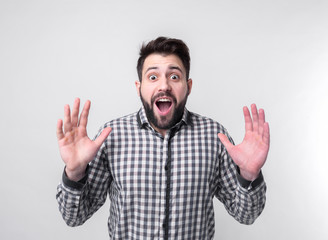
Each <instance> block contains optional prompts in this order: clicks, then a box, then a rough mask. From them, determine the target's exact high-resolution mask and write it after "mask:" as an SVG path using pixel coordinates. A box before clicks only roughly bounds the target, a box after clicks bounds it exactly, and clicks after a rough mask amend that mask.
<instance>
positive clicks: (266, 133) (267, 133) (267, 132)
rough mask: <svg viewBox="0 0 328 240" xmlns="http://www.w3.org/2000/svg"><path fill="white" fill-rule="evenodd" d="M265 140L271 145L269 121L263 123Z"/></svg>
mask: <svg viewBox="0 0 328 240" xmlns="http://www.w3.org/2000/svg"><path fill="white" fill-rule="evenodd" d="M263 141H264V143H265V144H267V145H268V146H270V128H269V123H267V122H265V123H264V125H263Z"/></svg>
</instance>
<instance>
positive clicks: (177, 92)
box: [136, 54, 192, 133]
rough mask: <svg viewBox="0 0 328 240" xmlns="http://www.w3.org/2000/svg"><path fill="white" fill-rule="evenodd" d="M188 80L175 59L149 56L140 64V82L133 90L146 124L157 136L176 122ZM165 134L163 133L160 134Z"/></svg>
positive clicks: (188, 86)
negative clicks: (152, 128) (141, 108)
mask: <svg viewBox="0 0 328 240" xmlns="http://www.w3.org/2000/svg"><path fill="white" fill-rule="evenodd" d="M191 87H192V80H191V79H189V80H188V81H186V70H185V68H184V66H183V63H182V61H181V60H180V58H179V57H177V56H176V55H166V56H164V55H161V54H151V55H149V56H148V57H147V58H146V59H145V62H144V65H143V69H142V82H139V81H137V82H136V88H137V91H138V94H139V96H140V98H141V101H142V103H143V105H144V108H145V110H146V115H147V118H148V120H149V122H150V124H151V125H152V126H153V127H154V128H155V129H156V130H157V131H159V132H161V133H163V130H167V129H169V128H171V127H173V126H174V125H175V124H176V123H177V122H178V121H180V119H181V117H182V115H183V111H184V107H185V105H186V102H187V98H188V95H189V94H190V91H191ZM164 132H165V131H164Z"/></svg>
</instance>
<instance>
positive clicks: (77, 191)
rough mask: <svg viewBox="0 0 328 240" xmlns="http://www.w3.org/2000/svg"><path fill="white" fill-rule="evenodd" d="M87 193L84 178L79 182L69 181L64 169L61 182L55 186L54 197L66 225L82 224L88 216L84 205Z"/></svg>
mask: <svg viewBox="0 0 328 240" xmlns="http://www.w3.org/2000/svg"><path fill="white" fill-rule="evenodd" d="M87 193H88V185H87V183H86V179H85V178H84V179H81V181H79V182H74V181H70V180H69V179H68V177H67V175H66V173H65V171H64V173H63V179H62V182H61V183H60V184H59V185H58V187H57V195H56V199H57V202H58V205H59V211H60V213H61V214H62V217H63V219H64V221H65V222H66V224H67V225H68V226H71V227H74V226H79V225H82V224H83V223H84V222H85V221H86V220H87V219H88V218H89V216H88V215H89V214H88V212H89V211H88V209H87V208H86V207H85V206H87V204H86V203H85V199H87V198H86V195H87Z"/></svg>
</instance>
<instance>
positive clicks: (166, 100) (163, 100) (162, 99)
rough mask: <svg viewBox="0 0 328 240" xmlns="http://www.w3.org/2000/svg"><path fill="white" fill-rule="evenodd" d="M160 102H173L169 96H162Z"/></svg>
mask: <svg viewBox="0 0 328 240" xmlns="http://www.w3.org/2000/svg"><path fill="white" fill-rule="evenodd" d="M158 102H171V100H170V99H167V98H161V99H159V100H158Z"/></svg>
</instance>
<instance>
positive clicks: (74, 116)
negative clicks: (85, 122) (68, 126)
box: [72, 98, 80, 127]
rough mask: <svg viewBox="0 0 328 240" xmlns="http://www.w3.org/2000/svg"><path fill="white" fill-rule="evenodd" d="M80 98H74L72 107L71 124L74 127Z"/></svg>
mask: <svg viewBox="0 0 328 240" xmlns="http://www.w3.org/2000/svg"><path fill="white" fill-rule="evenodd" d="M79 111H80V99H79V98H76V99H75V101H74V105H73V109H72V126H73V127H76V126H77V124H78V121H79Z"/></svg>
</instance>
